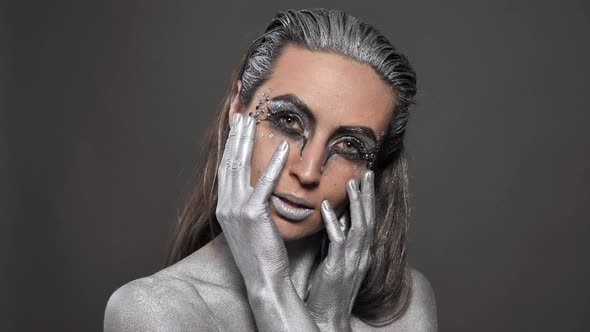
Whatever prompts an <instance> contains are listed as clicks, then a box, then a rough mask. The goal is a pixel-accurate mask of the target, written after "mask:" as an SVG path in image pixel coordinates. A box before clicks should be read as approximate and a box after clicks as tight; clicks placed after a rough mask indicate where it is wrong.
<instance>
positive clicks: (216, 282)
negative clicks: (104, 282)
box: [104, 116, 437, 331]
mask: <svg viewBox="0 0 590 332" xmlns="http://www.w3.org/2000/svg"><path fill="white" fill-rule="evenodd" d="M254 132H255V124H254V121H240V119H239V116H238V118H236V119H235V120H234V125H233V127H232V129H231V131H230V135H229V138H228V142H227V145H226V147H227V148H226V150H225V151H224V156H223V160H222V162H221V165H220V167H219V170H218V175H219V178H218V181H219V186H218V188H219V192H218V197H219V202H218V206H217V211H216V215H217V218H218V220H219V223H220V225H221V227H222V229H223V233H222V234H220V235H219V236H218V237H216V238H215V239H214V240H213V241H211V242H209V243H208V244H207V245H205V246H204V247H203V248H201V249H199V250H198V251H196V252H194V253H193V254H191V255H189V256H188V257H186V258H185V259H183V260H181V261H180V262H178V263H176V264H174V265H172V266H169V267H167V268H165V269H163V270H161V271H159V272H157V273H156V274H154V275H152V276H149V277H145V278H141V279H137V280H134V281H132V282H129V283H127V284H126V285H124V286H122V287H121V288H119V289H118V290H117V291H115V293H113V295H112V296H111V298H110V299H109V302H108V304H107V308H106V311H105V319H104V330H105V331H255V330H261V331H335V330H338V331H346V330H349V331H436V329H437V322H436V306H435V299H434V293H433V291H432V288H431V287H430V284H429V282H428V281H427V279H426V278H425V277H424V276H423V275H422V274H421V273H419V272H417V271H416V270H412V277H413V278H412V284H413V288H414V291H413V295H412V298H411V301H410V307H409V310H408V311H407V312H406V313H405V314H404V316H402V317H401V318H400V319H398V320H397V321H395V322H393V323H391V324H389V325H386V326H382V327H378V328H377V327H372V326H370V325H367V324H365V323H364V322H362V321H361V320H360V319H358V318H357V317H355V316H353V315H351V313H350V310H351V308H352V304H353V303H354V300H355V298H356V293H357V292H358V288H359V287H360V283H361V281H362V279H363V277H364V274H365V272H366V266H367V258H368V248H369V245H370V243H372V239H370V238H369V236H368V234H372V232H371V231H369V230H371V229H372V228H371V227H374V223H375V216H374V195H372V190H373V189H372V188H373V186H372V176H373V175H372V172H370V171H368V172H364V173H363V175H362V177H361V188H360V190H359V188H358V185H357V184H356V181H349V182H348V183H347V186H346V190H347V192H348V195H349V199H350V218H351V222H350V229H346V228H347V222H346V221H345V220H344V218H342V219H340V220H338V219H337V218H336V216H335V215H334V212H333V211H332V210H331V208H330V207H329V205H328V204H322V208H321V213H322V217H323V219H324V221H325V224H326V230H327V234H328V237H329V238H330V246H329V251H328V256H327V257H326V259H325V260H324V261H323V262H322V263H321V264H320V265H319V266H317V267H315V264H314V262H315V258H316V257H317V255H318V254H319V249H320V248H319V247H320V243H321V238H320V236H321V233H318V234H315V235H312V236H309V237H307V238H304V239H301V240H298V241H290V242H284V241H283V240H282V238H281V237H280V234H279V233H278V230H277V229H276V226H275V224H274V221H272V219H271V218H270V213H269V209H268V204H269V203H268V201H269V197H270V195H271V194H272V190H273V188H274V185H275V183H276V180H277V178H278V174H279V173H280V171H281V169H282V167H283V164H284V162H285V159H286V155H287V153H288V150H289V148H288V146H285V145H286V144H282V145H280V147H281V146H282V147H283V148H284V149H282V150H281V149H280V148H279V149H277V151H276V152H275V154H274V155H273V157H272V158H271V161H270V162H269V165H268V167H267V168H266V170H265V171H264V173H263V175H262V176H261V178H260V180H259V182H258V184H257V185H256V187H254V188H252V187H250V185H249V184H250V169H249V165H250V155H251V151H252V144H253V141H254ZM285 143H286V142H285ZM335 262H337V263H338V264H333V263H335ZM308 290H309V293H308ZM306 296H307V297H306ZM302 299H306V302H304V301H303V300H302Z"/></svg>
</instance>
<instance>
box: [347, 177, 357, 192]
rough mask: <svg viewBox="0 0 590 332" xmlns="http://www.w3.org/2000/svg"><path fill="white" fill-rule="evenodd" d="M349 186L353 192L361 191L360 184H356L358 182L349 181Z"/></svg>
mask: <svg viewBox="0 0 590 332" xmlns="http://www.w3.org/2000/svg"><path fill="white" fill-rule="evenodd" d="M348 186H349V187H350V189H352V190H355V191H358V190H359V186H358V183H356V180H355V179H352V180H350V181H348Z"/></svg>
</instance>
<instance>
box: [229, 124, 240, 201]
mask: <svg viewBox="0 0 590 332" xmlns="http://www.w3.org/2000/svg"><path fill="white" fill-rule="evenodd" d="M236 116H237V120H236V121H235V123H234V128H235V129H234V130H235V134H234V137H233V138H232V141H231V150H230V155H229V160H230V161H229V164H230V169H229V173H228V174H227V175H226V178H225V180H226V182H225V185H226V187H227V188H231V192H230V193H229V194H230V196H231V197H232V200H233V201H234V202H236V201H240V198H241V196H240V195H241V194H243V193H242V192H240V191H239V190H236V188H235V187H236V185H237V182H238V181H237V174H238V172H239V171H240V169H241V167H242V165H240V161H239V160H238V150H239V148H240V139H241V137H242V132H243V131H244V126H243V125H242V121H244V119H243V118H244V117H243V116H242V115H241V114H239V113H237V114H236ZM234 118H235V116H234Z"/></svg>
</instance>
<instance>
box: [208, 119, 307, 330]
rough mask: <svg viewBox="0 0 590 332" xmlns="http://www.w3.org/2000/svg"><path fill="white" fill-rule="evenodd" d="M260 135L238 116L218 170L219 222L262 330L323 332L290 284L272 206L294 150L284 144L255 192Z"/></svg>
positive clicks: (286, 263)
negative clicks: (253, 165) (253, 164)
mask: <svg viewBox="0 0 590 332" xmlns="http://www.w3.org/2000/svg"><path fill="white" fill-rule="evenodd" d="M255 129H256V124H255V122H254V121H253V119H252V118H251V117H248V118H247V119H244V118H243V117H242V116H241V115H240V114H236V116H234V125H233V127H232V128H231V130H230V133H229V137H228V140H227V143H226V145H225V150H224V152H223V158H222V161H221V164H220V165H219V168H218V201H217V209H216V211H215V213H216V216H217V221H218V222H219V225H221V228H222V230H223V234H224V236H225V238H226V240H227V243H228V245H229V247H230V250H231V252H232V255H233V257H234V260H235V262H236V265H237V266H238V269H239V270H240V273H241V274H242V276H243V278H244V282H245V284H246V290H247V292H248V300H249V301H250V306H251V308H252V311H253V313H254V318H255V319H256V325H257V327H258V329H259V330H260V331H318V327H317V325H316V323H315V321H314V320H313V317H312V316H311V314H310V313H309V311H308V310H307V307H306V306H305V303H303V301H302V300H301V299H300V298H299V296H298V295H297V292H296V291H295V287H294V286H293V283H292V282H291V278H290V275H289V257H288V255H287V249H286V247H285V244H284V242H283V239H282V237H281V234H280V233H279V230H278V229H277V227H276V225H275V223H274V221H273V219H272V218H271V215H270V209H269V204H268V198H269V197H270V195H271V194H272V192H273V190H274V186H275V184H276V182H277V180H278V178H279V174H280V172H281V170H282V168H283V165H284V164H285V161H286V159H287V154H288V153H289V145H288V143H287V142H286V141H283V142H281V144H280V145H279V147H278V148H277V150H276V151H275V152H274V154H273V156H272V158H271V160H270V162H269V163H268V166H267V167H266V169H265V170H264V172H263V173H262V175H261V176H260V179H259V180H258V183H257V184H256V187H254V188H252V187H251V186H250V180H251V175H250V172H251V170H250V159H251V154H252V147H253V145H254V134H255Z"/></svg>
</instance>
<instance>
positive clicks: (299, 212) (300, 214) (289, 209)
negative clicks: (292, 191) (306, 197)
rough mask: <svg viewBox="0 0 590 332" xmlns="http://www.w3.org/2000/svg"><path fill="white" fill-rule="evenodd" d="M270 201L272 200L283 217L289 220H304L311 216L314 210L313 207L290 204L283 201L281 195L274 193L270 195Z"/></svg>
mask: <svg viewBox="0 0 590 332" xmlns="http://www.w3.org/2000/svg"><path fill="white" fill-rule="evenodd" d="M270 201H271V202H272V204H273V206H274V207H275V209H276V210H277V213H278V214H279V215H280V216H281V217H283V218H286V219H289V220H294V221H298V220H302V219H305V218H306V217H307V216H309V215H310V214H311V213H312V212H313V209H307V208H297V207H293V206H290V205H288V204H287V203H285V202H283V201H282V200H281V199H280V198H279V197H277V196H276V195H274V194H273V195H272V196H270Z"/></svg>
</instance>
